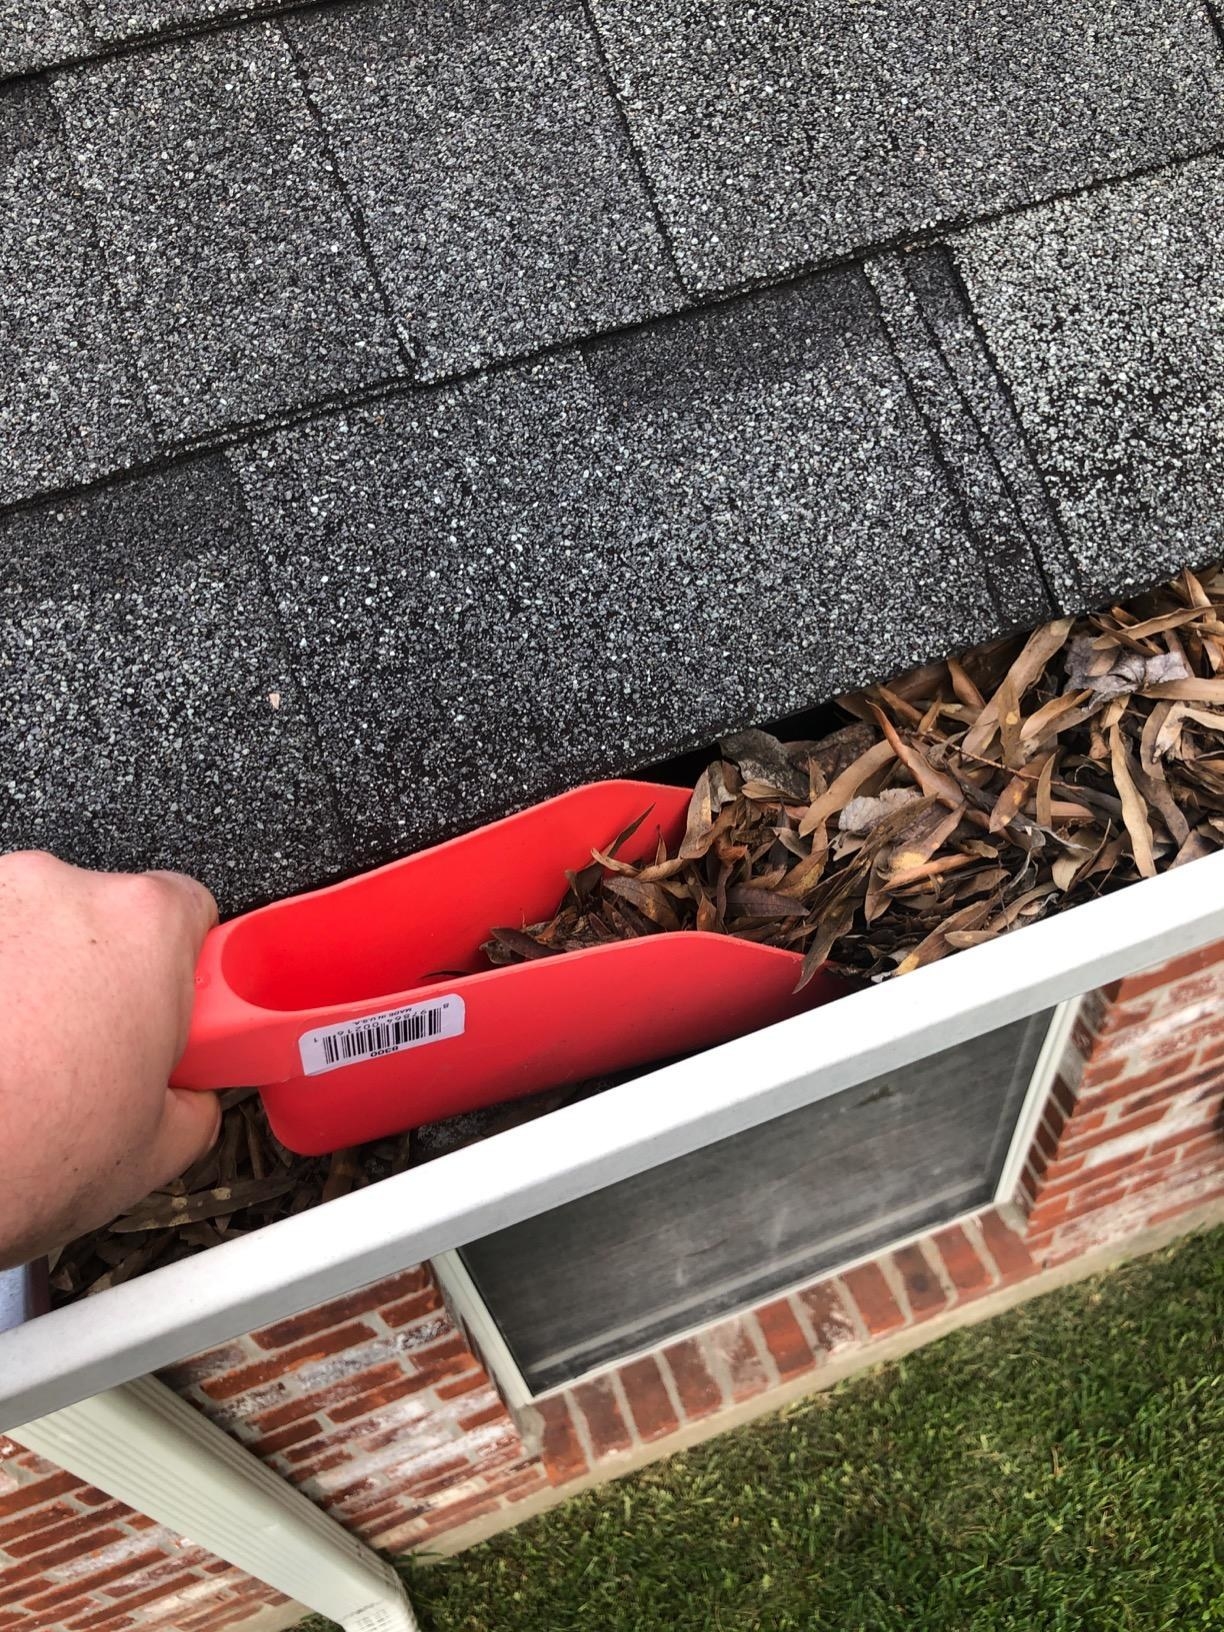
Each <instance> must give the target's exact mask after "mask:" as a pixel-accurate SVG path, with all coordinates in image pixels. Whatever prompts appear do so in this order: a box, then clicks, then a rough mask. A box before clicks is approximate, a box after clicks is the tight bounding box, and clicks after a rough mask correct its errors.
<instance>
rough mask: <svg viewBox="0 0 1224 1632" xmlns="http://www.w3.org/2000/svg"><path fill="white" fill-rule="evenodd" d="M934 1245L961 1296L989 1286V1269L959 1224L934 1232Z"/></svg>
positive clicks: (967, 1296) (972, 1293) (983, 1289)
mask: <svg viewBox="0 0 1224 1632" xmlns="http://www.w3.org/2000/svg"><path fill="white" fill-rule="evenodd" d="M935 1246H936V1248H937V1249H938V1251H939V1256H940V1257H941V1258H942V1259H943V1265H944V1268H945V1270H946V1271H947V1274H948V1279H949V1280H950V1281H951V1282H952V1285H953V1286H954V1287H955V1288H956V1290H957V1292H958V1293H959V1294H960V1296H961V1297H962V1298H971V1297H973V1296H974V1294H975V1293H977V1292H984V1291H985V1290H986V1289H987V1287H989V1286H990V1284H991V1280H990V1271H989V1270H988V1269H987V1268H986V1265H985V1264H984V1263H983V1262H982V1260H981V1259H980V1258H979V1257H978V1255H977V1253H976V1252H975V1251H974V1250H973V1243H972V1242H971V1241H970V1240H969V1237H968V1236H967V1235H966V1234H965V1232H964V1230H962V1229H961V1227H960V1225H959V1224H950V1225H949V1226H948V1228H947V1229H946V1230H937V1231H936V1232H935Z"/></svg>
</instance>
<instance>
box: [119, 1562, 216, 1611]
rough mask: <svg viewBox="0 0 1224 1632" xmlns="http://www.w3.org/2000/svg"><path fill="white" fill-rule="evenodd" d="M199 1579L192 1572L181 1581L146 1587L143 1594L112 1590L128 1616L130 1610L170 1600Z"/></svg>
mask: <svg viewBox="0 0 1224 1632" xmlns="http://www.w3.org/2000/svg"><path fill="white" fill-rule="evenodd" d="M198 1579H199V1577H198V1576H197V1575H196V1574H195V1573H194V1572H191V1573H189V1574H187V1575H185V1576H184V1577H183V1578H182V1579H181V1580H177V1581H176V1580H173V1579H172V1580H168V1581H158V1582H157V1583H156V1584H155V1585H153V1586H151V1587H145V1588H144V1590H143V1591H141V1592H129V1593H123V1594H121V1593H120V1592H119V1591H118V1590H117V1589H114V1588H112V1593H113V1596H114V1597H116V1598H118V1599H119V1600H120V1602H119V1604H118V1608H119V1609H121V1610H122V1611H123V1613H124V1614H125V1615H126V1614H127V1613H128V1611H129V1610H133V1609H140V1608H141V1607H142V1606H143V1605H144V1604H151V1603H153V1602H154V1601H155V1600H156V1599H158V1598H169V1597H170V1596H171V1594H173V1593H175V1592H179V1591H180V1590H181V1589H182V1587H184V1586H188V1585H190V1584H191V1583H192V1582H194V1581H197V1580H198Z"/></svg>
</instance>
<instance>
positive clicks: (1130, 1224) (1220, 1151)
mask: <svg viewBox="0 0 1224 1632" xmlns="http://www.w3.org/2000/svg"><path fill="white" fill-rule="evenodd" d="M1021 1182H1022V1196H1021V1201H1022V1204H1023V1205H1024V1206H1025V1208H1026V1210H1027V1212H1028V1226H1027V1232H1026V1234H1027V1239H1028V1241H1029V1244H1030V1246H1031V1248H1032V1250H1033V1251H1034V1252H1035V1253H1037V1254H1038V1255H1039V1257H1040V1260H1041V1262H1042V1264H1043V1265H1046V1266H1054V1265H1057V1264H1059V1263H1064V1262H1066V1261H1067V1260H1069V1259H1071V1258H1074V1257H1075V1256H1076V1255H1077V1254H1079V1253H1082V1252H1086V1251H1089V1250H1091V1249H1092V1248H1094V1247H1097V1246H1100V1245H1103V1244H1105V1243H1107V1242H1110V1241H1116V1240H1119V1239H1122V1238H1124V1237H1125V1236H1127V1235H1131V1234H1134V1233H1135V1232H1137V1231H1139V1230H1142V1229H1145V1228H1148V1227H1151V1226H1154V1225H1157V1224H1160V1223H1162V1222H1164V1220H1165V1219H1167V1218H1172V1217H1175V1216H1176V1215H1177V1214H1179V1213H1181V1212H1184V1211H1185V1210H1186V1209H1187V1208H1189V1207H1192V1206H1197V1205H1202V1204H1203V1203H1205V1202H1208V1201H1211V1200H1213V1199H1216V1198H1218V1197H1220V1196H1222V1195H1224V943H1218V944H1216V945H1214V946H1210V947H1206V948H1204V949H1203V950H1201V951H1199V952H1193V953H1190V954H1189V955H1188V956H1186V957H1184V958H1178V959H1176V960H1174V961H1173V962H1172V963H1169V964H1166V965H1164V966H1162V967H1161V968H1160V969H1158V970H1155V971H1151V972H1149V973H1147V974H1143V975H1137V976H1135V977H1133V978H1132V979H1130V980H1125V981H1121V982H1119V983H1118V984H1117V985H1115V986H1113V987H1110V989H1109V990H1108V991H1107V992H1098V993H1094V994H1093V995H1092V997H1091V998H1089V999H1088V1000H1087V1001H1086V1002H1085V1004H1084V1006H1083V1009H1082V1012H1081V1016H1080V1023H1079V1024H1078V1025H1077V1026H1076V1028H1075V1033H1074V1035H1073V1037H1072V1041H1071V1047H1070V1048H1069V1050H1068V1053H1067V1057H1066V1059H1065V1060H1064V1061H1063V1066H1062V1069H1061V1071H1060V1073H1059V1077H1058V1080H1057V1082H1056V1083H1055V1085H1054V1091H1053V1093H1052V1095H1051V1098H1050V1103H1049V1105H1048V1106H1047V1108H1046V1114H1045V1116H1044V1118H1043V1120H1042V1124H1041V1127H1040V1128H1039V1130H1038V1134H1037V1142H1036V1144H1035V1145H1034V1148H1033V1150H1032V1151H1031V1152H1030V1156H1029V1162H1028V1166H1027V1168H1026V1170H1025V1173H1024V1177H1023V1179H1022V1181H1021Z"/></svg>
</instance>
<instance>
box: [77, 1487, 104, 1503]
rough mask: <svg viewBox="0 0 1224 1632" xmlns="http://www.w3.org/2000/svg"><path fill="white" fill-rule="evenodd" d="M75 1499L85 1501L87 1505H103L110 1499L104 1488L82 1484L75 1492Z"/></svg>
mask: <svg viewBox="0 0 1224 1632" xmlns="http://www.w3.org/2000/svg"><path fill="white" fill-rule="evenodd" d="M74 1499H75V1500H76V1501H78V1502H82V1503H84V1505H85V1506H86V1507H101V1506H102V1505H103V1504H104V1503H105V1502H109V1501H110V1497H109V1496H108V1495H107V1494H106V1492H105V1491H104V1490H95V1489H94V1487H93V1486H92V1485H82V1486H81V1488H80V1490H78V1491H75V1492H74Z"/></svg>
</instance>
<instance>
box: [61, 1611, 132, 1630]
mask: <svg viewBox="0 0 1224 1632" xmlns="http://www.w3.org/2000/svg"><path fill="white" fill-rule="evenodd" d="M133 1625H135V1622H134V1621H133V1620H132V1617H131V1616H130V1615H117V1614H116V1613H115V1611H114V1610H113V1609H97V1610H95V1611H94V1613H93V1614H92V1615H82V1616H81V1618H80V1620H77V1621H69V1622H68V1627H69V1632H121V1629H122V1628H123V1627H125V1626H133Z"/></svg>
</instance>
